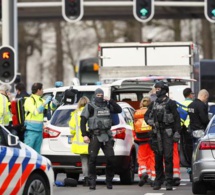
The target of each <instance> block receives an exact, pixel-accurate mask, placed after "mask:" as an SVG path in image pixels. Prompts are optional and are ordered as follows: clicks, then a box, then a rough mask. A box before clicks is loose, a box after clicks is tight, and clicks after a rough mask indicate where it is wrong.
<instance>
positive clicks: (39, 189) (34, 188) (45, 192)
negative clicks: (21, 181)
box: [23, 173, 50, 195]
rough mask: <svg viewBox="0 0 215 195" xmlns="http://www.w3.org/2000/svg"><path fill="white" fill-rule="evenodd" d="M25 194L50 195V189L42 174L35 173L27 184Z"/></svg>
mask: <svg viewBox="0 0 215 195" xmlns="http://www.w3.org/2000/svg"><path fill="white" fill-rule="evenodd" d="M23 194H24V195H30V194H38V195H50V187H49V185H48V184H47V183H46V181H45V179H44V177H43V176H42V175H41V174H38V173H33V174H32V175H30V177H29V178H28V180H27V182H26V184H25V188H24V191H23Z"/></svg>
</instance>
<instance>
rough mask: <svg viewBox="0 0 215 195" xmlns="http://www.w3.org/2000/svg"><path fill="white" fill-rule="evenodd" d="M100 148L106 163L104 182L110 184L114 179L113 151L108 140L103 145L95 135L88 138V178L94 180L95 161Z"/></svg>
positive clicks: (111, 144)
mask: <svg viewBox="0 0 215 195" xmlns="http://www.w3.org/2000/svg"><path fill="white" fill-rule="evenodd" d="M100 148H101V149H102V151H103V152H104V154H105V157H106V161H107V165H106V180H107V181H110V182H111V181H112V180H113V177H114V169H113V165H114V151H113V143H112V140H110V139H109V141H108V142H105V143H103V142H99V140H98V138H97V137H96V136H95V135H93V136H92V137H91V138H90V143H89V178H90V180H96V159H97V156H98V152H99V149H100Z"/></svg>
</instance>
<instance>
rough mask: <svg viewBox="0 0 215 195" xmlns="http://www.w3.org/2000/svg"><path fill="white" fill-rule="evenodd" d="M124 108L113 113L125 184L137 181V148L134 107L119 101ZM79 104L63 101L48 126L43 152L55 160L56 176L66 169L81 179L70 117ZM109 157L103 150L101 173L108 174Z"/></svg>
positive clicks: (116, 149) (118, 170) (117, 159)
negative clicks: (106, 157)
mask: <svg viewBox="0 0 215 195" xmlns="http://www.w3.org/2000/svg"><path fill="white" fill-rule="evenodd" d="M118 104H119V105H120V106H121V107H122V110H123V111H122V112H121V113H119V114H113V116H112V118H113V126H112V128H111V131H112V133H113V137H114V140H115V143H114V152H115V163H114V165H115V173H116V174H119V176H120V181H121V183H123V184H131V183H133V181H134V172H135V166H136V165H137V163H136V148H135V144H134V141H133V136H132V130H133V113H134V109H133V108H132V107H131V106H130V105H129V104H127V103H124V102H118ZM76 108H77V105H74V104H73V105H62V106H60V107H59V108H58V109H57V110H56V111H55V113H54V114H53V116H52V118H51V120H50V121H49V123H48V125H47V126H46V127H45V128H44V132H43V143H42V147H41V153H42V154H43V155H44V156H46V157H47V158H49V159H50V160H51V162H52V166H53V169H54V173H55V177H56V175H57V173H66V175H67V177H72V178H75V179H77V180H78V178H79V174H80V173H81V172H82V170H81V160H80V156H79V155H76V154H73V153H72V152H71V146H72V142H71V134H70V128H69V120H70V115H71V112H73V111H74V110H75V109H76ZM105 165H106V160H105V156H104V154H103V152H102V151H100V152H99V155H98V158H97V166H96V169H97V174H98V175H103V174H105Z"/></svg>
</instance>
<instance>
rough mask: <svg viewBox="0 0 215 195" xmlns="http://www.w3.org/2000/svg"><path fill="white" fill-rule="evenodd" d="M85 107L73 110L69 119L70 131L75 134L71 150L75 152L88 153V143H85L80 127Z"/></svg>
mask: <svg viewBox="0 0 215 195" xmlns="http://www.w3.org/2000/svg"><path fill="white" fill-rule="evenodd" d="M83 109H84V107H82V108H79V109H77V110H75V111H74V112H72V113H71V119H70V121H69V126H70V132H71V134H72V135H73V136H74V137H73V139H72V146H71V151H72V152H73V153H75V154H88V144H86V143H84V139H83V137H82V133H81V128H80V121H81V117H80V116H81V113H82V111H83Z"/></svg>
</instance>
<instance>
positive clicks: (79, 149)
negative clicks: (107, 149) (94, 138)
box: [69, 96, 89, 186]
mask: <svg viewBox="0 0 215 195" xmlns="http://www.w3.org/2000/svg"><path fill="white" fill-rule="evenodd" d="M88 102H89V99H88V98H87V97H85V96H83V97H81V98H80V100H79V101H78V108H77V109H76V110H75V111H74V112H72V113H71V119H70V121H69V126H70V132H71V135H72V136H73V139H72V145H71V150H72V153H74V154H80V157H81V164H82V172H83V176H84V181H83V185H84V186H89V175H88V170H89V169H88V160H89V155H88V143H84V138H83V137H82V133H81V129H80V121H81V117H80V116H81V113H82V111H83V109H84V106H85V105H86V104H87V103H88Z"/></svg>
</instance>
